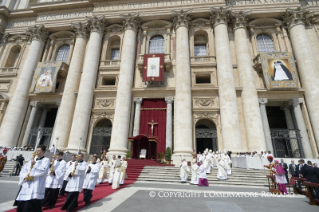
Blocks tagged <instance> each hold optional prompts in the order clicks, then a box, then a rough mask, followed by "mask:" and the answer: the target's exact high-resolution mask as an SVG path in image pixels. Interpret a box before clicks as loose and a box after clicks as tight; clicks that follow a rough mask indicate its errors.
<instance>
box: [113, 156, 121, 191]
mask: <svg viewBox="0 0 319 212" xmlns="http://www.w3.org/2000/svg"><path fill="white" fill-rule="evenodd" d="M121 171H122V164H121V156H120V155H119V156H118V158H117V159H116V160H115V162H114V175H113V183H112V189H118V188H119V187H120V178H121Z"/></svg>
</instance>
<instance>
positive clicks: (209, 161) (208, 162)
mask: <svg viewBox="0 0 319 212" xmlns="http://www.w3.org/2000/svg"><path fill="white" fill-rule="evenodd" d="M210 165H211V157H210V156H209V155H206V157H205V161H204V167H205V169H206V173H207V174H210V171H211V168H212V167H211V166H210Z"/></svg>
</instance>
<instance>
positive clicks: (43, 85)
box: [30, 61, 62, 93]
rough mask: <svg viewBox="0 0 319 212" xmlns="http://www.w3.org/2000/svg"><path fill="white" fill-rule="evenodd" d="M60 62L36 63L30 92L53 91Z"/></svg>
mask: <svg viewBox="0 0 319 212" xmlns="http://www.w3.org/2000/svg"><path fill="white" fill-rule="evenodd" d="M61 65H62V62H60V61H57V62H45V63H38V66H37V69H36V71H35V73H34V76H33V79H32V85H31V89H30V92H32V93H54V92H55V84H56V79H57V76H58V72H59V70H60V68H61Z"/></svg>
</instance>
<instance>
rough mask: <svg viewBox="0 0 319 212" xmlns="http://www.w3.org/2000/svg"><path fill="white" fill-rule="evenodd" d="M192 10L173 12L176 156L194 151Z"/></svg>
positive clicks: (188, 154) (187, 154) (186, 154)
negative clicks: (190, 45) (191, 57)
mask: <svg viewBox="0 0 319 212" xmlns="http://www.w3.org/2000/svg"><path fill="white" fill-rule="evenodd" d="M191 12H192V11H191V10H180V11H173V13H172V16H173V18H174V19H173V22H174V23H173V24H174V28H175V31H176V74H175V80H176V87H175V108H176V110H175V128H174V130H175V135H176V139H175V140H174V156H175V157H178V156H179V155H184V156H191V155H190V154H191V153H192V152H193V141H192V138H193V127H192V126H193V125H192V122H193V118H192V91H191V70H190V58H189V38H188V27H189V21H190V20H191V15H192V14H191ZM173 160H174V158H173ZM175 160H176V159H175ZM174 163H175V161H174Z"/></svg>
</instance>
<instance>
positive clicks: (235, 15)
mask: <svg viewBox="0 0 319 212" xmlns="http://www.w3.org/2000/svg"><path fill="white" fill-rule="evenodd" d="M250 13H251V11H250V10H249V11H239V12H231V17H232V19H233V20H232V22H233V27H234V30H236V29H240V28H244V29H246V27H247V21H248V16H250Z"/></svg>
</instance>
